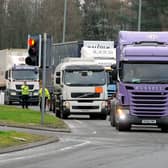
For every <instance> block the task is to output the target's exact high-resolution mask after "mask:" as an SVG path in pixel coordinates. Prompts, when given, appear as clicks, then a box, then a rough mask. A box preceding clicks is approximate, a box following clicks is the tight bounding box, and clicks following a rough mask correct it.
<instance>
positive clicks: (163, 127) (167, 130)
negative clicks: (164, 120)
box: [160, 125, 168, 132]
mask: <svg viewBox="0 0 168 168" xmlns="http://www.w3.org/2000/svg"><path fill="white" fill-rule="evenodd" d="M160 128H161V131H162V132H168V126H167V125H162V126H160Z"/></svg>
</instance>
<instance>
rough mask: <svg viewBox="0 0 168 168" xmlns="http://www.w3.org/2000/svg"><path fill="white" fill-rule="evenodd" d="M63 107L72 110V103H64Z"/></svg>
mask: <svg viewBox="0 0 168 168" xmlns="http://www.w3.org/2000/svg"><path fill="white" fill-rule="evenodd" d="M63 106H64V107H65V108H66V109H70V102H68V101H64V103H63Z"/></svg>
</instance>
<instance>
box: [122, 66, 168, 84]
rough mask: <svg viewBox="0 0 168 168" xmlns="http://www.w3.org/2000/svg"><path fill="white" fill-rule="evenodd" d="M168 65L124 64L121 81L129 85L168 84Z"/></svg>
mask: <svg viewBox="0 0 168 168" xmlns="http://www.w3.org/2000/svg"><path fill="white" fill-rule="evenodd" d="M167 67H168V63H166V64H165V63H164V64H162V63H123V64H122V68H120V80H121V81H123V82H128V83H168V68H167Z"/></svg>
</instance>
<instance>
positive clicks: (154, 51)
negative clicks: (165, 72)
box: [123, 46, 168, 57]
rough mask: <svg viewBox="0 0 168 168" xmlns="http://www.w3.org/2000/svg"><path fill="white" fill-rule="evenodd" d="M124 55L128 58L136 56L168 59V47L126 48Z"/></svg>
mask: <svg viewBox="0 0 168 168" xmlns="http://www.w3.org/2000/svg"><path fill="white" fill-rule="evenodd" d="M123 53H124V55H125V56H126V57H131V56H133V57H135V56H142V57H144V56H152V57H153V56H157V57H159V56H163V57H168V48H167V47H153V46H152V47H126V48H125V49H123Z"/></svg>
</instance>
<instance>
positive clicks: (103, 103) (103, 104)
mask: <svg viewBox="0 0 168 168" xmlns="http://www.w3.org/2000/svg"><path fill="white" fill-rule="evenodd" d="M106 107H107V101H103V102H102V103H101V108H102V109H104V108H106Z"/></svg>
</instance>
